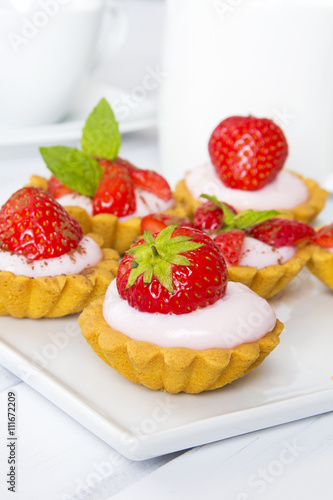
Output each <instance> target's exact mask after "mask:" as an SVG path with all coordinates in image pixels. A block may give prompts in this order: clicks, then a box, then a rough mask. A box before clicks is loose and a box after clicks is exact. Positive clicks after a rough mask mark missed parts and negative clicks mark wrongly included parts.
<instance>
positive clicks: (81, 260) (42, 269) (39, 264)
mask: <svg viewBox="0 0 333 500" xmlns="http://www.w3.org/2000/svg"><path fill="white" fill-rule="evenodd" d="M102 257H103V254H102V250H101V249H100V247H99V246H98V245H97V243H96V242H95V241H94V240H93V239H92V238H90V237H89V236H83V238H82V240H81V241H80V243H79V245H78V247H77V248H76V249H75V250H73V251H72V252H70V253H67V254H64V255H61V256H60V257H54V258H52V259H41V260H28V259H27V258H26V257H24V255H19V254H15V253H12V252H8V251H7V250H1V249H0V270H1V271H9V272H11V273H13V274H15V275H16V276H19V275H23V276H28V277H29V278H40V277H42V276H60V275H61V274H77V273H80V272H81V271H83V269H85V268H86V267H93V266H96V265H97V264H98V263H99V262H100V261H101V260H102Z"/></svg>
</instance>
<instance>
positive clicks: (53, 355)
mask: <svg viewBox="0 0 333 500" xmlns="http://www.w3.org/2000/svg"><path fill="white" fill-rule="evenodd" d="M272 304H273V307H274V308H275V310H276V313H277V316H278V318H279V319H280V320H282V321H283V322H284V323H285V330H284V332H283V333H282V334H281V343H280V345H279V346H278V347H277V348H276V349H275V350H274V351H273V353H271V354H270V355H269V357H268V358H267V359H266V360H265V362H264V363H263V364H262V365H261V366H260V367H259V368H257V369H256V370H254V372H252V373H250V374H249V375H247V376H246V377H244V378H243V379H240V380H238V381H236V382H234V383H232V384H230V385H229V386H226V387H225V388H222V389H219V390H215V391H212V392H207V393H202V394H199V395H189V394H176V395H170V394H167V393H164V392H155V391H151V390H149V389H146V388H145V387H142V386H139V385H136V384H134V383H132V382H129V381H127V380H126V379H124V378H123V377H121V376H120V375H119V374H118V373H117V372H115V371H114V370H112V369H111V368H110V367H108V366H107V365H106V364H105V363H104V362H103V361H101V360H100V359H99V358H98V357H97V356H96V355H95V354H94V353H93V351H92V350H91V348H90V347H89V346H88V344H86V341H85V339H84V338H83V337H82V336H81V333H80V329H79V327H78V324H77V318H76V316H71V317H67V318H62V319H54V320H51V319H42V320H29V319H23V320H17V319H14V318H9V317H2V318H1V320H0V363H2V364H3V365H4V366H5V367H7V368H8V369H9V370H11V371H12V372H13V373H15V374H16V375H18V376H19V377H21V378H22V379H23V380H24V381H25V382H27V383H28V384H29V385H31V386H32V387H33V388H34V389H36V390H37V391H39V392H40V393H41V394H43V395H44V396H46V397H47V398H48V399H50V400H51V401H52V402H54V403H55V404H56V405H57V406H59V407H60V408H61V409H63V410H64V411H65V412H67V413H68V414H69V415H71V416H72V417H73V418H74V419H76V420H77V421H78V422H80V423H81V424H82V425H84V426H85V427H87V428H88V429H90V430H91V432H93V433H94V434H96V435H97V436H99V437H100V438H101V439H103V440H104V441H106V442H107V443H108V444H110V445H111V446H112V447H114V448H115V449H116V450H117V451H118V452H120V453H122V454H123V455H125V456H126V457H127V458H130V459H132V460H143V459H147V458H151V457H154V456H157V455H162V454H165V453H169V452H172V451H176V450H181V449H185V448H189V447H192V446H196V445H201V444H204V443H209V442H212V441H217V440H220V439H224V438H227V437H231V436H237V435H239V434H244V433H247V432H251V431H254V430H257V429H262V428H265V427H269V426H273V425H278V424H281V423H284V422H289V421H292V420H296V419H300V418H304V417H308V416H310V415H315V414H319V413H323V412H327V411H330V410H333V380H332V376H333V357H332V352H333V332H332V320H333V294H332V292H331V291H329V290H328V289H327V288H326V287H325V286H324V285H322V284H321V283H320V282H319V281H318V280H316V279H315V278H314V277H313V276H312V275H310V273H309V272H308V271H306V270H303V271H302V273H300V275H299V276H298V277H297V278H296V279H295V280H294V281H293V282H292V283H291V284H290V285H289V287H288V288H287V289H286V290H285V291H284V292H282V293H281V294H280V295H279V296H278V297H277V298H276V299H273V300H272Z"/></svg>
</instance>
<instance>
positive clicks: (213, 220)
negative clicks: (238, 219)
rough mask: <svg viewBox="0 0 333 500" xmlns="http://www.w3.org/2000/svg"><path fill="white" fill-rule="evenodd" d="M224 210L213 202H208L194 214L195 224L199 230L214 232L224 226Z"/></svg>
mask: <svg viewBox="0 0 333 500" xmlns="http://www.w3.org/2000/svg"><path fill="white" fill-rule="evenodd" d="M223 218H224V217H223V210H222V209H221V208H219V207H218V206H216V205H215V203H213V202H212V201H206V202H205V203H203V204H202V205H200V207H198V208H197V209H196V211H195V213H194V224H195V226H196V227H197V228H198V229H206V230H211V231H213V230H214V229H218V228H219V227H222V225H223Z"/></svg>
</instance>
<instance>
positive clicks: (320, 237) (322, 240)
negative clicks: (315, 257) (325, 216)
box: [311, 224, 333, 248]
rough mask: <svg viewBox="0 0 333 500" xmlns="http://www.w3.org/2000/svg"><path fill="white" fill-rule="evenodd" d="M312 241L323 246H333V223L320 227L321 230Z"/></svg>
mask: <svg viewBox="0 0 333 500" xmlns="http://www.w3.org/2000/svg"><path fill="white" fill-rule="evenodd" d="M311 241H312V242H313V243H315V244H316V245H319V246H320V247H323V248H333V224H329V225H328V226H324V227H322V228H321V229H319V231H317V232H316V233H315V234H314V235H313V237H312V240H311Z"/></svg>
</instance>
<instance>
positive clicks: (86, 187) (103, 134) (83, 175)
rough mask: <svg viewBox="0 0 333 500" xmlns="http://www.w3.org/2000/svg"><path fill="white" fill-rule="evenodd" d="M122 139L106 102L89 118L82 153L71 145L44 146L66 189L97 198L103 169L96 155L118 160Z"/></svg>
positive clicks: (48, 161)
mask: <svg viewBox="0 0 333 500" xmlns="http://www.w3.org/2000/svg"><path fill="white" fill-rule="evenodd" d="M120 142H121V136H120V133H119V129H118V123H117V121H116V119H115V117H114V114H113V111H112V109H111V107H110V105H109V104H108V102H107V101H106V100H105V99H101V101H100V102H99V103H98V104H97V106H96V107H95V108H94V109H93V111H92V112H91V114H90V115H89V116H88V118H87V120H86V123H85V126H84V129H83V135H82V141H81V145H82V151H79V150H78V149H75V148H70V147H68V146H54V147H48V148H45V147H41V148H39V150H40V153H41V155H42V157H43V159H44V161H45V163H46V166H47V168H48V169H49V170H50V171H51V172H52V173H53V175H54V176H55V177H57V179H59V180H60V181H61V182H62V183H63V184H65V186H67V187H69V188H71V189H74V190H75V191H77V192H78V193H80V194H83V195H86V196H91V197H92V196H94V194H95V191H96V189H97V186H98V183H99V181H100V178H101V176H102V169H101V168H100V166H99V164H98V162H97V161H96V160H95V159H94V158H92V156H95V157H98V158H107V159H109V160H111V161H112V160H114V159H115V158H116V156H117V154H118V151H119V148H120Z"/></svg>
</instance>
